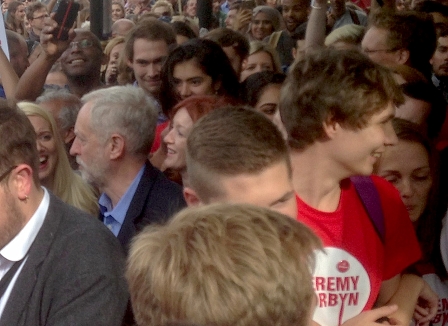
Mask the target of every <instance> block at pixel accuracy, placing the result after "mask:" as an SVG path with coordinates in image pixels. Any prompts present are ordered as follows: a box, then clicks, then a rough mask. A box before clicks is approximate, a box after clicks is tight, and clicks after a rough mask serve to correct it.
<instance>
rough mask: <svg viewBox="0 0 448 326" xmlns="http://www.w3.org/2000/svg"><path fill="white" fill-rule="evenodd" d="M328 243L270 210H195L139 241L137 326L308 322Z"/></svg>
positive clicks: (133, 260)
mask: <svg viewBox="0 0 448 326" xmlns="http://www.w3.org/2000/svg"><path fill="white" fill-rule="evenodd" d="M320 246H321V245H320V241H319V240H318V238H317V237H316V236H315V235H314V234H313V233H312V232H311V231H310V230H309V229H308V228H307V227H306V226H304V225H302V224H301V223H299V222H297V221H295V220H294V219H291V218H290V217H287V216H285V215H282V214H280V213H277V212H274V211H271V210H269V209H266V208H260V207H255V206H252V205H247V204H239V205H235V204H233V205H232V204H214V205H208V206H202V207H196V208H187V209H185V210H183V211H182V212H180V213H178V214H177V215H176V216H175V217H174V218H173V219H172V220H171V221H170V222H168V224H167V225H165V226H150V227H149V228H147V229H145V230H144V231H143V232H141V233H140V234H139V235H138V236H137V237H136V238H135V239H134V241H133V243H132V246H131V250H130V255H129V258H128V268H127V272H126V277H127V280H128V282H129V286H130V293H131V301H132V306H133V310H134V315H135V318H136V321H137V324H138V325H139V326H147V325H166V324H169V323H176V322H183V323H195V324H199V325H215V326H220V325H223V326H224V325H226V326H227V325H233V326H245V325H277V326H283V325H285V326H286V325H288V326H289V325H291V326H292V325H295V326H302V325H303V326H305V325H308V323H309V320H310V318H311V305H312V300H313V297H314V291H313V287H312V275H311V274H312V270H313V266H314V250H315V249H317V248H320Z"/></svg>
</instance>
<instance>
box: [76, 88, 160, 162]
mask: <svg viewBox="0 0 448 326" xmlns="http://www.w3.org/2000/svg"><path fill="white" fill-rule="evenodd" d="M81 101H82V102H83V103H91V104H92V107H91V119H90V124H91V128H92V130H94V131H95V133H96V135H97V137H98V138H99V139H100V140H103V141H104V140H106V139H109V138H110V136H111V135H112V134H113V133H119V134H120V135H121V136H123V137H124V139H125V141H126V146H125V150H126V153H127V154H129V155H132V156H136V157H141V158H142V159H144V158H145V157H146V156H147V155H148V153H149V151H150V149H151V146H152V142H153V140H154V134H155V128H156V124H157V110H156V108H155V104H154V100H152V99H150V98H149V97H148V96H146V94H145V92H144V91H143V90H142V89H141V88H139V87H134V86H131V85H127V86H114V87H109V88H104V89H99V90H96V91H93V92H90V93H88V94H86V95H84V96H83V97H82V98H81Z"/></svg>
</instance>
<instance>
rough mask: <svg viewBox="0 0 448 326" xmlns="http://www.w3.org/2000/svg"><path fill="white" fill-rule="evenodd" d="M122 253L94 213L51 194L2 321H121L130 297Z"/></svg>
mask: <svg viewBox="0 0 448 326" xmlns="http://www.w3.org/2000/svg"><path fill="white" fill-rule="evenodd" d="M124 266H125V261H124V253H123V250H122V248H121V246H120V244H119V243H118V241H117V240H116V239H115V237H114V236H113V234H112V233H111V232H110V231H109V230H108V229H107V228H106V227H105V226H104V225H102V224H101V222H99V221H98V220H97V219H96V218H94V217H92V216H89V215H87V214H86V213H84V212H81V211H80V210H78V209H76V208H74V207H71V206H69V205H67V204H65V203H63V202H62V201H61V200H59V199H58V198H56V197H55V196H54V195H51V194H50V206H49V208H48V212H47V215H46V217H45V221H44V223H43V225H42V227H41V229H40V231H39V233H38V234H37V237H36V239H35V240H34V242H33V244H32V245H31V248H30V251H29V252H28V259H27V261H26V262H25V265H24V266H23V269H22V271H21V272H20V274H19V276H18V278H17V281H16V283H15V284H14V287H13V289H12V292H11V295H10V296H9V299H8V302H7V303H6V307H5V310H4V311H3V315H2V317H1V319H0V325H1V326H25V325H26V326H40V325H46V326H50V325H64V326H71V325H73V326H75V325H76V326H81V325H86V326H92V325H95V326H98V325H104V326H112V325H117V326H118V325H121V323H122V319H123V316H124V313H125V310H126V305H127V302H128V298H129V296H128V293H127V286H126V282H125V280H124V277H123V272H124Z"/></svg>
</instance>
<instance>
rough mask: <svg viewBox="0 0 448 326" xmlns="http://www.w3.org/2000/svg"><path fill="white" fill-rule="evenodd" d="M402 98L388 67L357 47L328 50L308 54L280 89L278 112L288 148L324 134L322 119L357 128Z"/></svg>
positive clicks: (319, 137) (321, 138)
mask: <svg viewBox="0 0 448 326" xmlns="http://www.w3.org/2000/svg"><path fill="white" fill-rule="evenodd" d="M402 101H403V97H402V93H401V90H400V89H399V88H398V86H397V84H396V83H395V80H394V79H393V77H392V75H391V73H390V71H389V70H388V69H387V68H384V67H381V66H380V65H378V64H375V63H373V62H372V61H371V60H369V59H368V58H367V57H365V56H364V55H363V54H362V53H360V52H358V51H343V50H333V49H327V50H323V51H319V52H316V53H312V54H310V55H307V56H306V57H305V58H304V60H302V61H300V62H298V63H297V64H296V65H295V66H294V68H293V69H292V70H291V71H290V73H289V75H288V77H287V79H286V82H285V84H284V86H283V88H282V92H281V98H280V104H279V106H280V114H281V117H282V121H283V124H284V126H285V129H286V132H287V134H288V142H289V145H290V147H291V148H292V149H296V150H302V149H304V148H305V147H307V146H309V145H311V144H313V143H314V142H315V141H317V140H323V139H324V138H325V131H324V128H323V124H324V122H329V121H333V122H337V123H339V124H340V125H342V126H343V127H346V128H351V129H358V128H362V127H363V126H365V124H366V123H367V121H368V119H369V118H370V117H371V116H372V115H374V114H375V113H378V112H381V111H382V110H384V109H385V108H386V106H387V105H388V104H390V103H397V104H398V103H401V102H402Z"/></svg>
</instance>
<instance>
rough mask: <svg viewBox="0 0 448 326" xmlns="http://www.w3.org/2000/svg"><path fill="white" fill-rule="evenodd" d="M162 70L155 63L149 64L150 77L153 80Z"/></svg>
mask: <svg viewBox="0 0 448 326" xmlns="http://www.w3.org/2000/svg"><path fill="white" fill-rule="evenodd" d="M159 73H160V69H159V67H158V65H155V64H154V63H151V64H149V66H148V76H149V77H151V78H155V77H157V76H158V75H159Z"/></svg>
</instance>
